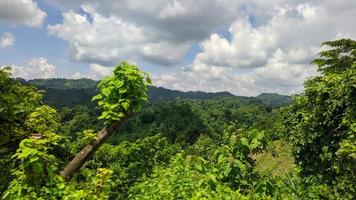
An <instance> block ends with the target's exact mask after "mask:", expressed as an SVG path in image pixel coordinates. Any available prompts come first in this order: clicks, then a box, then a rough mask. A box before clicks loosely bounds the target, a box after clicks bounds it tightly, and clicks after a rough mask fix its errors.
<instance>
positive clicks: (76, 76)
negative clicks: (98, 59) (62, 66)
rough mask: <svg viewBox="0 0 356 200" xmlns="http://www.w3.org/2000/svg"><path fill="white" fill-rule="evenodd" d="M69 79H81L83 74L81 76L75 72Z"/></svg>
mask: <svg viewBox="0 0 356 200" xmlns="http://www.w3.org/2000/svg"><path fill="white" fill-rule="evenodd" d="M71 78H72V79H81V78H85V76H84V75H83V74H81V73H80V72H75V73H74V74H73V76H72V77H71Z"/></svg>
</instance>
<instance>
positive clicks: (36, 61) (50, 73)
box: [10, 57, 56, 79]
mask: <svg viewBox="0 0 356 200" xmlns="http://www.w3.org/2000/svg"><path fill="white" fill-rule="evenodd" d="M10 67H11V69H12V76H13V77H21V78H24V79H36V78H45V79H46V78H53V77H54V76H55V69H56V67H55V66H54V65H51V64H49V63H48V62H47V60H46V59H45V58H42V57H40V58H33V59H32V60H30V61H29V62H28V63H27V64H26V65H24V66H16V65H10Z"/></svg>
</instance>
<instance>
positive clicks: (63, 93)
mask: <svg viewBox="0 0 356 200" xmlns="http://www.w3.org/2000/svg"><path fill="white" fill-rule="evenodd" d="M18 80H19V81H20V82H22V83H24V84H30V85H34V86H36V87H38V88H39V89H42V90H45V91H46V93H45V95H44V102H45V103H48V104H51V105H53V106H55V107H64V106H73V105H88V106H95V104H94V103H92V102H91V98H92V97H93V96H94V95H95V94H96V93H97V88H96V85H97V84H98V81H95V80H91V79H86V78H84V79H63V78H55V79H34V80H28V81H26V80H23V79H18ZM148 96H149V99H150V102H153V103H155V102H163V101H174V100H176V99H195V100H208V99H214V98H220V97H235V96H234V95H233V94H231V93H229V92H216V93H213V92H201V91H195V92H182V91H178V90H170V89H166V88H162V87H154V86H149V93H148ZM237 98H240V97H237ZM252 98H254V97H252ZM255 98H256V100H259V101H261V102H262V103H264V104H265V105H267V106H268V107H271V108H278V107H280V106H285V105H289V104H290V103H291V101H292V100H291V97H290V96H286V95H279V94H270V93H263V94H261V95H258V96H257V97H255Z"/></svg>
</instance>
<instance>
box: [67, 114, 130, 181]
mask: <svg viewBox="0 0 356 200" xmlns="http://www.w3.org/2000/svg"><path fill="white" fill-rule="evenodd" d="M127 118H128V117H126V118H125V119H124V120H122V122H118V123H115V124H113V125H111V126H108V127H105V128H103V129H102V130H101V131H99V132H98V136H97V137H96V138H95V140H93V141H92V142H90V143H89V144H88V145H86V146H85V147H84V148H83V149H82V150H81V151H80V152H79V153H77V154H76V155H75V157H74V158H73V160H72V161H70V162H69V163H68V165H67V166H66V167H65V168H64V169H63V170H62V171H61V172H60V175H61V176H62V177H63V178H64V179H66V180H70V178H71V177H72V176H73V174H74V172H76V171H77V170H78V169H80V168H81V167H82V166H83V164H84V163H85V162H86V161H87V160H88V158H89V157H90V156H91V155H92V154H93V153H95V151H96V150H97V149H98V148H99V147H100V146H101V145H102V144H103V143H104V142H105V141H106V139H107V138H108V137H109V136H110V135H111V134H112V133H113V132H114V130H115V129H117V128H118V127H119V126H120V125H121V124H122V123H123V122H124V121H125V120H126V119H127Z"/></svg>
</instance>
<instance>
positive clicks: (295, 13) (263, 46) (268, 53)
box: [170, 1, 356, 95]
mask: <svg viewBox="0 0 356 200" xmlns="http://www.w3.org/2000/svg"><path fill="white" fill-rule="evenodd" d="M340 3H341V4H342V3H345V4H347V5H348V7H349V8H348V9H347V12H345V10H342V9H341V8H339V9H335V8H334V6H331V5H330V4H333V3H332V2H331V1H322V2H320V4H311V3H300V4H296V5H289V4H284V5H281V6H280V7H276V8H275V10H274V11H272V13H273V14H272V15H271V16H270V17H269V19H268V20H264V21H263V20H260V24H258V25H254V24H253V23H252V22H251V21H250V20H247V18H239V19H237V20H236V21H235V22H234V23H233V24H232V25H231V27H230V29H229V31H230V34H231V40H228V39H226V38H224V37H222V36H219V35H217V34H212V35H211V36H210V38H209V39H207V40H205V41H204V42H202V43H201V46H202V52H201V53H199V54H198V55H197V56H196V58H195V60H194V61H193V63H192V65H191V66H188V67H187V69H188V71H190V73H194V75H193V76H197V77H201V73H204V74H205V80H208V79H209V78H212V77H214V78H215V79H219V81H220V83H221V84H220V85H221V87H220V90H228V91H231V92H234V93H235V94H240V95H255V94H258V93H261V92H280V93H284V94H290V93H299V92H301V91H302V90H303V87H302V83H303V82H304V81H305V80H306V78H307V77H309V76H312V75H316V68H315V66H312V65H311V64H310V61H311V60H312V59H313V58H315V57H316V55H317V52H319V50H320V44H321V43H322V42H323V41H326V40H333V39H337V38H341V37H344V36H348V37H351V38H353V39H355V38H356V29H355V27H354V26H353V24H354V22H353V17H352V16H356V3H353V4H352V5H350V3H349V2H346V1H343V2H340ZM338 7H342V8H345V7H346V5H342V6H340V5H338ZM350 7H351V8H352V9H350ZM217 68H220V70H221V71H222V72H220V74H219V76H220V78H219V76H217V75H216V69H217ZM224 68H226V69H224ZM243 68H249V70H248V73H241V70H242V69H243ZM238 72H239V73H238ZM230 74H235V75H234V76H230ZM177 77H180V75H177ZM187 77H189V76H187ZM183 80H185V81H186V79H182V80H177V81H178V82H179V81H183ZM186 82H187V81H186ZM201 82H202V81H201V80H199V81H197V82H196V85H201V84H200V83H201ZM247 83H248V84H247ZM191 84H194V83H191ZM230 84H232V85H230ZM170 86H173V85H170ZM232 87H233V88H232ZM234 88H237V89H234ZM197 89H198V90H211V89H210V86H209V85H208V84H207V85H201V87H199V88H197Z"/></svg>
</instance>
